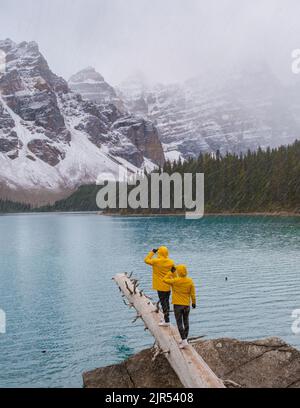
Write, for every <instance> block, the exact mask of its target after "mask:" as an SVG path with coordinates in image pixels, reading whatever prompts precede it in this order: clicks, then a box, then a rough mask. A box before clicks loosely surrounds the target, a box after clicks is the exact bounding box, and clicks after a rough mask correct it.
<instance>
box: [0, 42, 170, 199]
mask: <svg viewBox="0 0 300 408" xmlns="http://www.w3.org/2000/svg"><path fill="white" fill-rule="evenodd" d="M0 50H2V51H3V52H4V53H5V55H6V64H5V71H4V72H3V73H2V74H1V73H0V185H1V186H5V190H7V189H15V190H18V189H21V188H22V189H27V190H30V189H31V190H34V189H36V190H41V189H48V190H51V191H53V190H61V191H63V190H64V189H73V188H76V187H77V186H79V185H81V184H85V183H93V182H95V181H96V180H97V178H98V176H99V174H101V173H103V172H105V173H108V172H109V173H113V174H115V175H118V174H119V167H120V166H122V167H123V169H124V171H125V172H127V171H128V172H130V173H131V172H137V171H140V169H143V168H144V167H145V166H148V167H149V166H150V167H151V166H154V165H161V164H163V162H164V154H163V149H162V145H161V143H160V141H159V138H158V132H157V130H156V128H155V126H154V125H153V124H152V123H151V122H150V121H149V120H144V119H143V118H136V117H134V116H132V115H129V114H124V113H122V112H120V110H119V109H118V108H117V107H116V106H115V105H113V104H111V103H110V104H103V103H102V104H100V103H95V102H91V101H88V100H85V99H83V98H82V97H81V96H80V95H78V94H75V93H73V92H72V91H71V90H70V89H69V86H68V84H67V82H66V81H65V80H64V79H62V78H60V77H58V76H56V75H55V74H53V73H52V71H51V70H50V68H49V66H48V64H47V61H46V60H45V58H44V57H43V56H42V54H41V53H40V52H39V49H38V46H37V44H36V43H34V42H31V43H26V42H23V43H21V44H16V43H14V42H13V41H11V40H5V41H0Z"/></svg>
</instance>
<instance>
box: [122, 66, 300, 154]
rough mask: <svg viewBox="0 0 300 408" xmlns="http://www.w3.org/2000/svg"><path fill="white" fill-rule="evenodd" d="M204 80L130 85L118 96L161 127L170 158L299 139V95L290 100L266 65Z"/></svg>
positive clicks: (128, 83)
mask: <svg viewBox="0 0 300 408" xmlns="http://www.w3.org/2000/svg"><path fill="white" fill-rule="evenodd" d="M222 74H223V73H222ZM206 79H207V82H205V81H204V79H203V78H194V79H191V80H189V81H186V82H185V83H183V84H174V85H167V86H166V85H155V86H149V85H147V84H146V83H143V82H141V83H140V84H139V83H138V81H137V80H134V81H132V80H130V81H127V82H125V83H123V84H122V85H121V86H120V87H119V88H118V94H119V95H120V97H121V98H122V99H123V101H124V104H125V107H126V109H127V110H128V111H130V112H132V113H134V114H136V115H141V116H143V117H148V118H149V119H150V120H152V121H153V122H154V123H155V124H156V125H157V127H158V129H159V132H160V134H161V140H162V142H163V144H164V149H165V153H166V156H167V157H169V158H170V159H176V158H178V156H179V155H182V156H183V157H185V158H186V157H188V156H193V157H197V156H198V155H199V153H200V152H216V150H220V151H221V153H223V154H225V153H226V152H227V151H230V152H236V153H239V152H245V151H247V150H248V149H251V150H254V149H257V148H258V147H259V146H261V147H262V148H265V147H267V146H278V145H280V144H286V143H290V142H293V141H294V140H295V139H296V138H298V139H299V137H300V123H299V115H298V113H299V105H300V102H299V93H298V94H297V95H296V96H295V92H294V98H292V90H291V89H287V88H285V87H284V86H283V85H282V84H281V83H280V81H279V80H278V79H277V78H276V77H275V76H274V74H273V73H272V72H271V70H270V69H269V68H268V66H266V65H264V64H257V65H255V64H253V66H249V67H247V68H245V69H244V70H242V71H239V72H236V73H233V72H231V73H230V74H225V73H224V75H221V77H220V78H218V77H217V76H216V77H213V78H211V79H210V78H209V75H208V76H207V78H206ZM292 99H293V103H292ZM295 99H296V100H295ZM297 101H298V102H297Z"/></svg>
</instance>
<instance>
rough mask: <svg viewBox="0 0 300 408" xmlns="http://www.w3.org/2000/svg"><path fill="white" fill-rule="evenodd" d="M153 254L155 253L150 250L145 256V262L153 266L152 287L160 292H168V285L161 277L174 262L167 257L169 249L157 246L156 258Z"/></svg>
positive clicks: (164, 275) (169, 269) (168, 270)
mask: <svg viewBox="0 0 300 408" xmlns="http://www.w3.org/2000/svg"><path fill="white" fill-rule="evenodd" d="M154 255H155V253H154V252H152V251H151V252H150V253H149V254H148V255H147V256H146V258H145V263H146V264H147V265H151V266H152V268H153V276H152V286H153V289H154V290H157V291H160V292H170V290H171V288H170V286H169V285H167V284H166V283H164V281H163V279H164V278H165V277H166V276H167V274H168V273H169V272H170V271H171V269H172V267H173V266H174V265H175V263H174V261H172V259H170V258H169V251H168V248H166V247H160V248H159V250H158V252H157V258H154Z"/></svg>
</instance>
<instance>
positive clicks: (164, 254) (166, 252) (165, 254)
mask: <svg viewBox="0 0 300 408" xmlns="http://www.w3.org/2000/svg"><path fill="white" fill-rule="evenodd" d="M158 256H160V257H161V258H168V256H169V250H168V248H167V247H165V246H162V247H160V248H159V250H158Z"/></svg>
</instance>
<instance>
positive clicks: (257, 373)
mask: <svg viewBox="0 0 300 408" xmlns="http://www.w3.org/2000/svg"><path fill="white" fill-rule="evenodd" d="M194 347H195V349H196V350H197V351H198V352H199V354H200V355H201V356H202V357H203V359H204V360H205V361H206V363H207V364H208V365H209V366H210V367H211V369H212V370H213V371H214V372H215V373H216V375H217V376H218V377H219V378H221V379H222V380H223V381H224V383H225V385H226V386H227V387H228V388H232V387H233V388H235V387H241V388H300V352H299V351H298V350H296V349H295V348H293V347H291V346H289V345H287V344H286V343H284V342H283V341H282V340H280V339H278V338H268V339H264V340H257V341H239V340H233V339H218V340H206V341H196V342H195V343H194ZM154 352H155V350H152V349H150V350H145V351H142V352H141V353H139V354H137V355H135V356H133V357H131V358H130V359H128V360H127V361H124V362H123V363H121V364H118V365H115V366H110V367H104V368H99V369H97V370H94V371H91V372H88V373H85V374H84V375H83V382H84V386H85V387H87V388H182V384H181V383H180V381H179V380H178V377H177V376H176V374H175V372H174V371H173V369H172V368H171V366H170V365H169V363H168V361H167V359H166V358H165V357H164V356H163V355H159V356H158V357H156V359H155V361H154V360H153V356H154Z"/></svg>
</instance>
